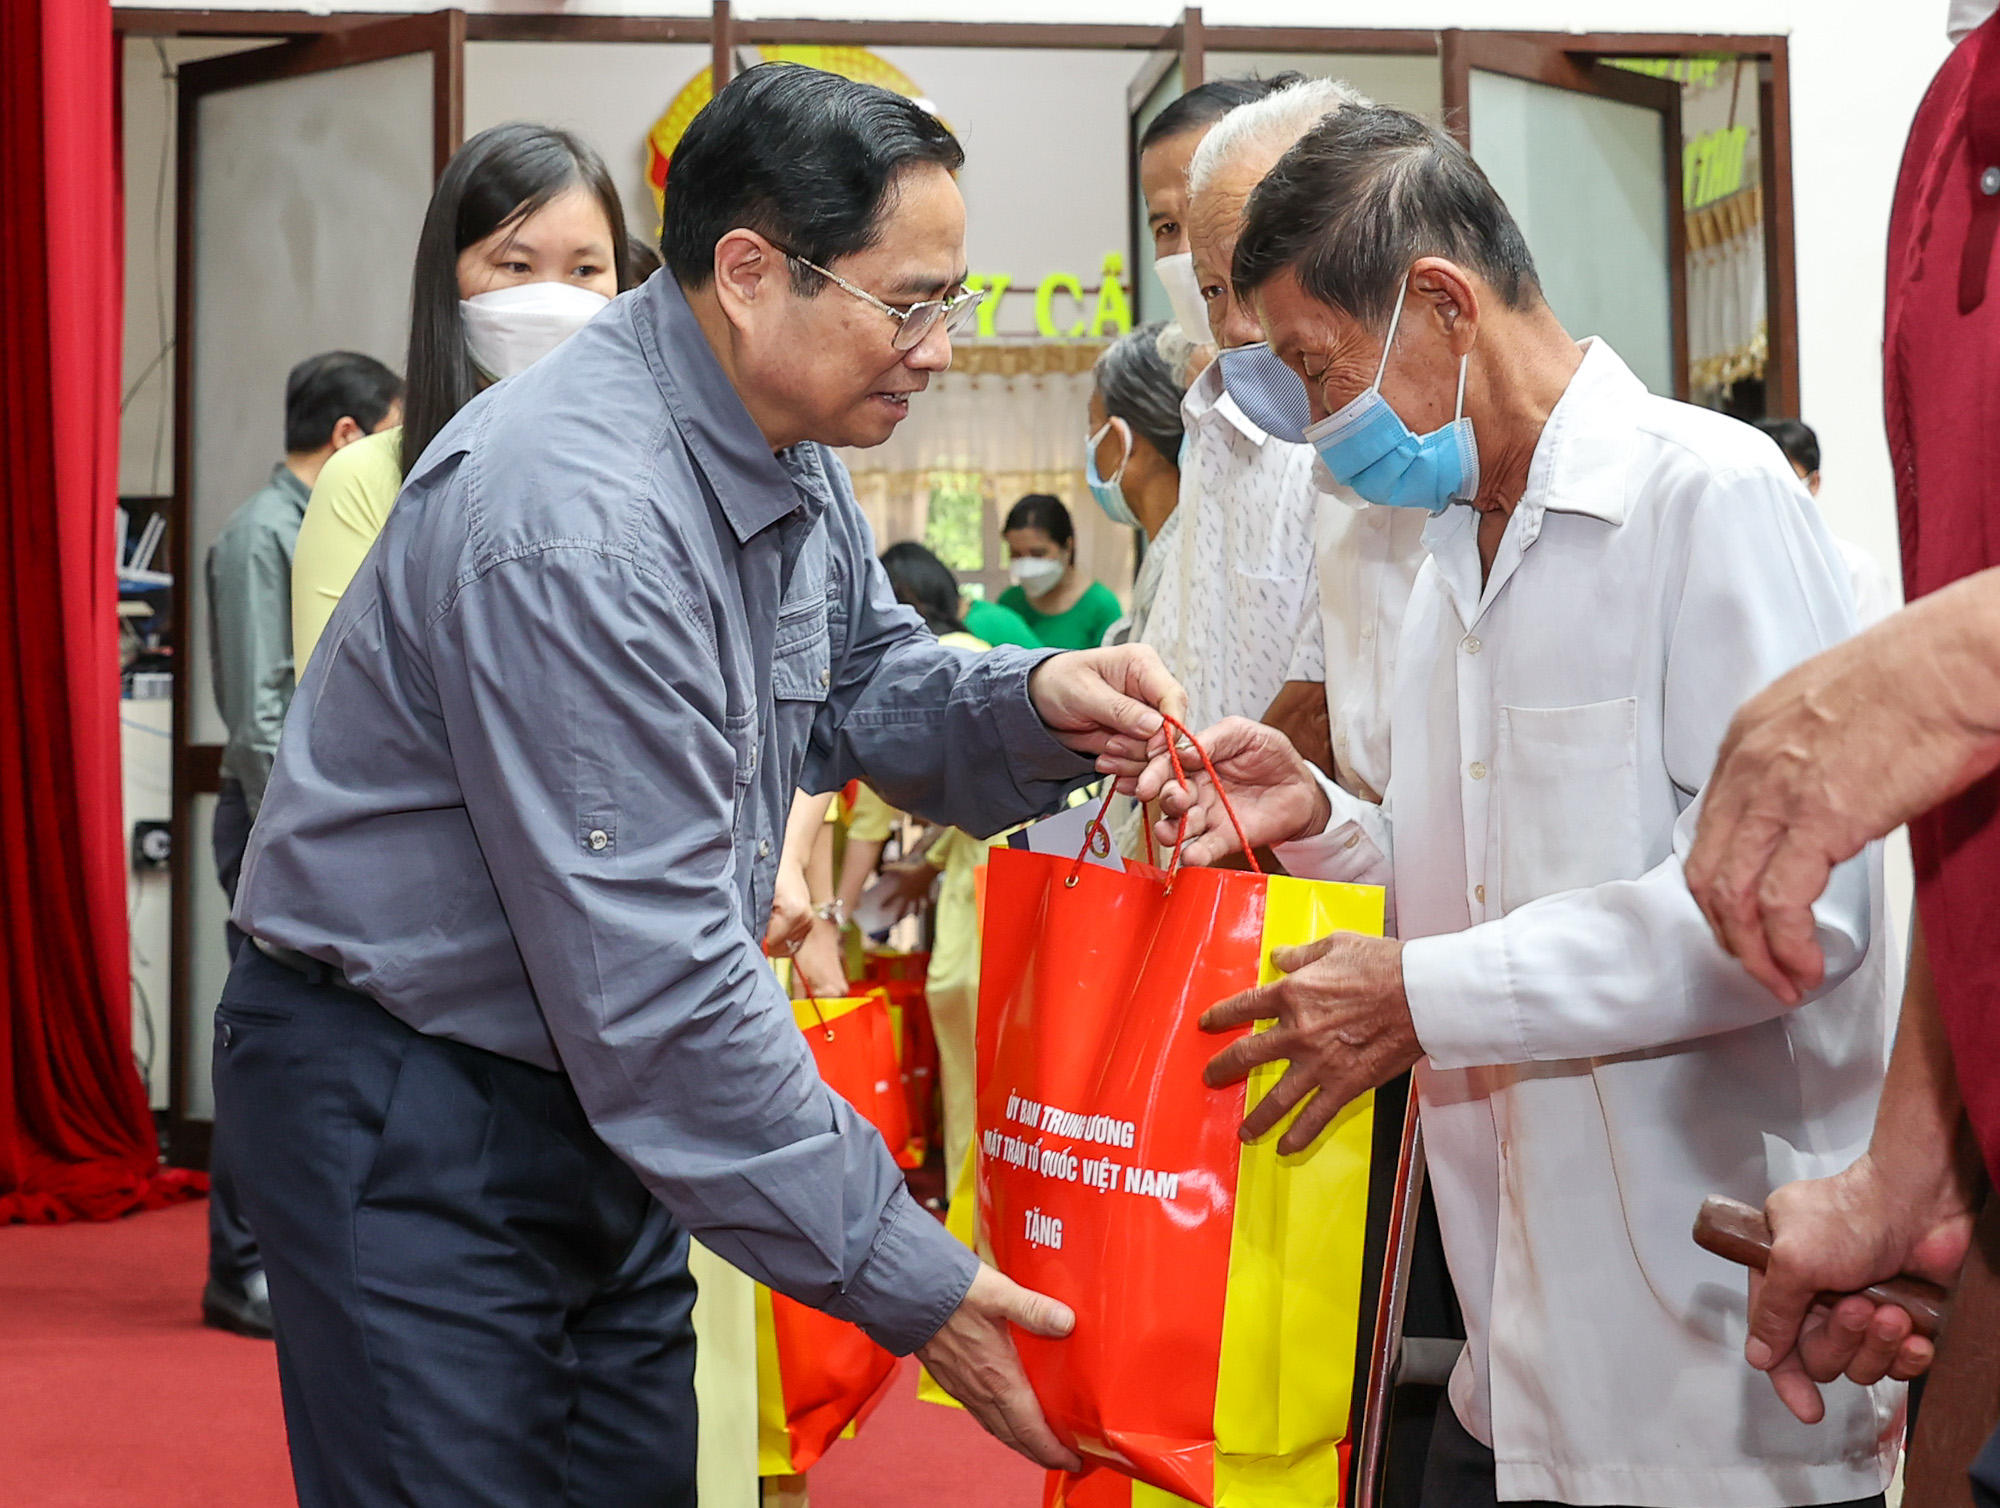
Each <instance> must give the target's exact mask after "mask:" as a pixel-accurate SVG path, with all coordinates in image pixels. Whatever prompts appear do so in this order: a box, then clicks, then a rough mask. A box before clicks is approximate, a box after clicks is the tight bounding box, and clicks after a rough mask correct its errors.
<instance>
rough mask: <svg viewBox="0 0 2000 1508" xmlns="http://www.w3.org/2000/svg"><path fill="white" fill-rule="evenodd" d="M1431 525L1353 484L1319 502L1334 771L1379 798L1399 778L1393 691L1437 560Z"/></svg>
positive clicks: (1324, 642) (1319, 558)
mask: <svg viewBox="0 0 2000 1508" xmlns="http://www.w3.org/2000/svg"><path fill="white" fill-rule="evenodd" d="M1429 521H1430V516H1429V515H1428V514H1426V513H1425V512H1423V511H1422V510H1421V509H1417V508H1382V507H1375V506H1373V505H1371V504H1368V503H1364V502H1363V501H1362V500H1361V499H1360V498H1358V497H1356V496H1355V495H1354V494H1353V493H1352V492H1350V491H1348V490H1347V489H1346V488H1342V489H1341V490H1340V491H1339V492H1337V493H1334V494H1332V495H1326V494H1322V495H1321V497H1320V500H1319V533H1318V538H1317V541H1316V548H1315V551H1314V554H1315V560H1316V565H1317V569H1318V572H1319V621H1320V638H1321V642H1322V646H1323V649H1324V658H1325V663H1326V712H1327V722H1328V724H1329V726H1330V728H1331V730H1332V734H1333V759H1334V765H1335V767H1336V769H1337V770H1338V771H1339V773H1340V776H1341V783H1342V784H1343V785H1346V786H1348V787H1349V788H1350V789H1355V788H1356V787H1357V786H1358V787H1359V789H1358V790H1357V791H1356V793H1357V794H1358V795H1360V796H1362V797H1363V798H1365V799H1367V800H1370V801H1379V800H1380V799H1381V793H1382V791H1383V789H1384V788H1385V787H1386V786H1387V784H1388V781H1389V688H1390V687H1391V686H1392V685H1393V684H1394V682H1395V672H1396V645H1397V642H1398V640H1399V638H1400V636H1401V633H1402V627H1403V611H1404V608H1405V607H1406V606H1407V605H1408V603H1409V600H1410V588H1411V587H1412V586H1413V585H1414V584H1415V582H1416V579H1417V570H1418V568H1419V567H1421V566H1422V565H1423V563H1424V561H1425V560H1426V559H1428V558H1429V556H1428V555H1427V553H1426V552H1425V550H1424V525H1425V524H1426V523H1428V522H1429Z"/></svg>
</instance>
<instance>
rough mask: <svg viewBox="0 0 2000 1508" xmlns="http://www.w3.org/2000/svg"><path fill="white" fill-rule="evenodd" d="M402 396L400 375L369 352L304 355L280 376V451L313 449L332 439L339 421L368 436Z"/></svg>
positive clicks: (289, 451) (327, 352) (298, 451)
mask: <svg viewBox="0 0 2000 1508" xmlns="http://www.w3.org/2000/svg"><path fill="white" fill-rule="evenodd" d="M402 396H403V379H402V378H400V377H398V376H397V375H396V374H395V373H394V372H392V371H391V370H390V369H389V368H388V367H386V366H384V365H383V364H382V363H381V362H379V361H377V360H376V359H375V358H374V357H373V356H363V355H362V354H361V353H360V352H359V351H324V352H322V353H321V354H319V355H318V356H308V357H307V358H306V359H305V360H304V361H302V362H300V363H299V364H298V365H297V366H295V367H293V368H292V372H291V375H290V376H289V377H287V378H286V379H285V451H286V453H287V454H289V455H297V454H299V453H300V452H303V451H313V450H318V449H319V448H320V447H321V446H323V445H326V444H327V443H328V442H329V441H331V440H332V439H333V428H334V426H335V425H336V424H338V423H340V421H341V420H342V419H352V420H353V421H354V422H355V423H356V424H358V425H360V426H361V428H362V432H363V433H365V434H373V433H374V432H375V428H376V426H377V425H379V424H380V423H381V422H382V421H383V419H385V418H386V417H387V416H388V413H389V410H390V409H391V408H392V407H394V406H395V403H396V400H397V399H398V398H400V397H402Z"/></svg>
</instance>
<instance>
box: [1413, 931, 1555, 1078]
mask: <svg viewBox="0 0 2000 1508" xmlns="http://www.w3.org/2000/svg"><path fill="white" fill-rule="evenodd" d="M1505 934H1506V929H1505V928H1504V927H1503V926H1501V925H1500V924H1499V923H1497V922H1483V923H1481V924H1480V925H1478V926H1476V927H1468V928H1467V929H1466V930H1465V931H1463V932H1447V933H1443V934H1440V935H1439V936H1436V937H1419V938H1413V939H1411V940H1410V941H1409V942H1406V943H1404V944H1403V995H1404V998H1405V999H1406V1000H1407V1001H1408V1002H1409V1006H1410V1023H1411V1025H1413V1026H1414V1027H1415V1028H1416V1031H1417V1045H1418V1046H1420V1047H1422V1048H1423V1050H1424V1055H1425V1056H1426V1057H1428V1058H1429V1059H1430V1060H1431V1064H1432V1066H1433V1067H1436V1068H1483V1067H1486V1066H1488V1065H1489V1064H1494V1063H1526V1062H1530V1061H1532V1058H1533V1054H1531V1053H1530V1052H1529V1051H1528V1036H1527V1032H1526V1031H1525V1030H1524V1028H1523V1023H1522V1021H1521V1012H1520V1004H1519V1002H1518V1001H1517V1000H1516V999H1515V998H1514V980H1513V973H1512V967H1511V964H1510V962H1509V960H1508V957H1507V945H1506V935H1505Z"/></svg>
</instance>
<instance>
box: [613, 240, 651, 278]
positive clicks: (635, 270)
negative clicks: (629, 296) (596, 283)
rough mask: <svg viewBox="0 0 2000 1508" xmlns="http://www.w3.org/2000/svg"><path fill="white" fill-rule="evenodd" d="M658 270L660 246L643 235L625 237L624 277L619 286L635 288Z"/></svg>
mask: <svg viewBox="0 0 2000 1508" xmlns="http://www.w3.org/2000/svg"><path fill="white" fill-rule="evenodd" d="M659 270H660V248H659V247H657V246H655V245H654V244H653V243H652V242H651V241H648V240H647V239H646V238H645V237H644V236H627V237H626V238H625V277H626V281H624V282H622V283H620V284H619V286H620V287H621V288H637V287H638V286H639V285H640V284H641V283H643V282H645V281H646V279H647V278H649V277H651V276H652V275H653V274H654V273H656V272H658V271H659Z"/></svg>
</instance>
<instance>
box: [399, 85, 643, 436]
mask: <svg viewBox="0 0 2000 1508" xmlns="http://www.w3.org/2000/svg"><path fill="white" fill-rule="evenodd" d="M578 188H580V189H587V190H588V191H589V192H590V193H591V195H592V196H593V197H595V198H596V200H597V202H598V204H599V205H600V206H601V207H602V208H603V210H604V218H605V220H606V221H608V222H609V224H610V227H611V255H612V256H613V257H614V258H615V259H616V261H617V271H618V286H619V288H620V289H621V290H622V289H624V288H628V287H630V286H631V280H630V273H629V269H628V268H627V266H626V258H625V206H624V204H623V203H622V202H621V201H620V200H619V197H618V189H617V186H616V185H615V184H613V183H612V181H611V174H610V173H608V172H607V171H605V167H604V159H603V158H601V157H599V156H598V155H597V153H596V152H595V151H594V150H593V149H592V148H591V146H590V144H589V143H588V142H586V141H584V140H583V139H582V138H581V137H579V136H575V135H573V134H571V133H570V132H568V131H559V130H557V129H556V128H555V127H553V126H536V125H530V124H528V123H526V122H524V121H515V122H513V123H511V124H509V125H504V126H493V127H491V128H489V129H487V130H484V131H481V132H480V133H479V134H478V135H477V136H475V137H473V138H472V140H470V141H468V142H467V143H466V144H465V145H464V146H462V147H460V148H459V149H458V151H457V152H456V153H454V154H453V155H452V159H451V161H450V162H449V163H447V164H446V165H445V170H444V176H443V177H442V178H440V179H438V186H437V190H436V192H434V193H433V194H432V195H431V205H430V208H429V209H428V210H427V211H426V212H425V214H424V228H423V233H422V234H421V235H420V236H418V238H417V267H416V275H415V277H414V278H413V279H412V280H411V288H410V394H409V398H408V400H407V402H405V404H404V405H403V457H402V461H403V470H404V472H405V473H406V474H407V473H408V471H409V469H410V468H411V467H412V466H414V465H416V463H417V458H418V457H419V456H421V455H422V454H423V453H424V447H425V446H426V445H428V444H430V443H431V441H432V440H434V439H436V438H437V432H438V431H439V430H441V429H443V428H444V427H445V425H447V424H449V423H450V422H451V418H452V415H454V414H456V413H457V412H458V411H459V410H460V409H462V408H464V407H465V405H466V404H468V403H470V402H471V401H472V400H473V397H474V396H475V395H476V394H477V393H478V392H479V387H480V375H479V369H478V368H477V367H475V366H474V365H473V364H472V353H471V352H470V351H468V350H467V349H466V344H465V320H464V318H463V316H461V315H460V313H459V308H458V257H459V253H460V252H462V251H464V250H465V249H466V248H467V247H468V246H474V245H477V244H478V243H479V242H481V241H483V240H485V239H486V238H487V237H488V236H490V235H492V234H493V233H494V232H495V231H497V230H502V229H505V228H506V227H509V226H514V225H519V224H520V223H521V222H522V221H523V220H525V219H527V218H528V217H529V216H530V215H532V214H534V213H535V211H536V210H538V209H540V208H541V207H542V206H543V205H545V204H547V203H548V202H549V201H550V200H551V199H555V198H557V197H559V196H560V195H562V194H565V193H568V192H569V191H570V190H571V189H578Z"/></svg>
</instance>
